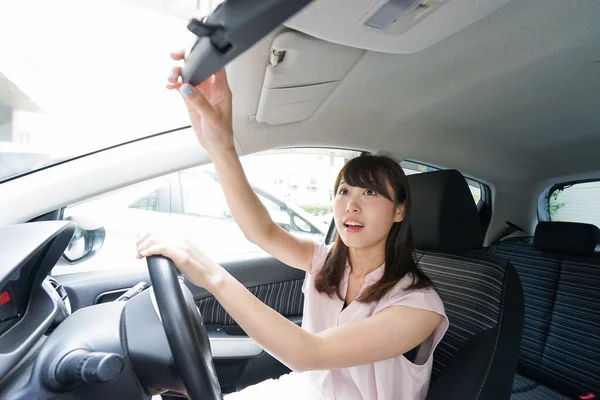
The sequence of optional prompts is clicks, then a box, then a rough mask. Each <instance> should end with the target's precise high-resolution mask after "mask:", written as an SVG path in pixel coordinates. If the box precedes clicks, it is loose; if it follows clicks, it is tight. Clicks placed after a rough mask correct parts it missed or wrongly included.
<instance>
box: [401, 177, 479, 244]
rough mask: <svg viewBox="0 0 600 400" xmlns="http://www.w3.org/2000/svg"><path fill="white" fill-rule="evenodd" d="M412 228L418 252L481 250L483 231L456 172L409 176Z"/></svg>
mask: <svg viewBox="0 0 600 400" xmlns="http://www.w3.org/2000/svg"><path fill="white" fill-rule="evenodd" d="M408 183H409V188H410V195H411V203H412V210H411V211H410V213H411V220H412V229H413V234H414V237H415V247H416V248H417V249H418V250H433V251H461V250H469V249H478V248H481V246H482V244H483V232H482V229H481V222H480V219H479V213H478V212H477V206H476V205H475V202H474V201H473V195H472V194H471V191H470V190H469V186H468V184H467V181H466V180H465V178H464V177H463V176H462V174H461V173H460V172H458V171H456V170H443V171H435V172H425V173H421V174H414V175H409V176H408Z"/></svg>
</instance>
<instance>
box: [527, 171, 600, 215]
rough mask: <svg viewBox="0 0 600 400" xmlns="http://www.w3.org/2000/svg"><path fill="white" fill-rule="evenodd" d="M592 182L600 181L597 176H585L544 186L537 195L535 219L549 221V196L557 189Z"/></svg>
mask: <svg viewBox="0 0 600 400" xmlns="http://www.w3.org/2000/svg"><path fill="white" fill-rule="evenodd" d="M592 182H600V177H597V178H586V179H576V180H570V181H564V182H559V183H553V184H552V185H550V186H548V187H546V189H544V190H543V191H542V193H540V195H539V197H538V206H537V219H538V222H550V221H552V220H551V219H550V196H552V194H553V193H554V192H555V191H557V190H562V189H566V188H569V187H572V186H575V185H579V184H582V183H592Z"/></svg>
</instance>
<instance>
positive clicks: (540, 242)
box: [533, 222, 600, 253]
mask: <svg viewBox="0 0 600 400" xmlns="http://www.w3.org/2000/svg"><path fill="white" fill-rule="evenodd" d="M598 243H600V229H598V227H597V226H596V225H592V224H583V223H578V222H539V223H538V224H537V227H536V228H535V234H534V235H533V246H534V247H535V248H536V249H538V250H543V251H554V252H558V253H593V252H594V249H595V248H596V246H597V245H598Z"/></svg>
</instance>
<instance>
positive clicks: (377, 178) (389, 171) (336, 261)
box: [315, 153, 433, 303]
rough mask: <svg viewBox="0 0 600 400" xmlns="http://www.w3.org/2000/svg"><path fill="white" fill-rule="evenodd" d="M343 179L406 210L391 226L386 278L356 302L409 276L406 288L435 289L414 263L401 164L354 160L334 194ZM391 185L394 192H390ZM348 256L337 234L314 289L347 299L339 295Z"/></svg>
mask: <svg viewBox="0 0 600 400" xmlns="http://www.w3.org/2000/svg"><path fill="white" fill-rule="evenodd" d="M342 179H343V180H344V181H346V183H347V184H348V185H350V186H356V187H361V188H365V189H371V190H374V191H376V192H377V193H379V194H380V195H382V196H385V197H387V198H388V199H390V200H391V201H393V202H394V205H395V206H398V205H402V206H403V207H404V218H403V220H402V221H401V222H395V223H394V224H393V225H392V228H391V229H390V233H389V234H388V237H387V240H386V244H385V272H384V274H383V276H382V277H381V279H380V280H379V281H378V282H376V283H374V284H373V285H371V286H369V287H368V288H367V289H366V290H365V291H364V292H363V293H362V294H361V295H360V296H359V297H358V298H357V299H356V300H357V301H358V302H361V303H370V302H373V301H378V300H380V299H381V298H382V297H383V296H384V295H385V294H386V293H387V292H388V291H389V290H390V289H392V288H393V287H394V286H395V285H396V284H397V283H398V282H399V281H400V280H401V279H402V278H404V276H406V275H407V274H408V275H409V276H410V277H411V278H412V284H411V285H410V286H409V287H408V288H407V289H423V288H426V287H429V286H433V283H432V281H431V280H430V279H429V277H428V276H427V275H425V273H424V272H423V271H422V270H421V269H420V268H419V267H418V266H417V263H416V262H415V258H414V240H413V234H412V229H411V226H410V215H411V214H410V209H411V204H410V190H409V187H408V180H407V179H406V175H405V174H404V171H403V170H402V168H401V167H400V163H399V162H398V161H396V160H395V159H394V158H393V157H392V156H390V155H387V154H382V153H379V154H376V155H373V154H364V155H361V156H359V157H356V158H353V159H352V160H350V161H349V162H348V163H347V164H346V165H345V166H344V167H343V168H342V170H341V171H340V173H339V174H338V176H337V179H336V181H335V187H334V193H336V194H337V191H338V187H339V185H340V181H341V180H342ZM388 183H389V185H390V186H391V187H392V189H393V193H390V192H389V190H388V186H387V184H388ZM349 255H350V251H349V249H348V246H346V245H345V244H344V242H343V241H342V239H341V237H340V235H339V233H337V232H336V234H335V239H334V244H333V247H332V249H331V251H330V253H329V255H328V256H327V259H326V260H325V265H324V267H323V268H322V269H321V270H320V271H319V272H318V273H317V275H316V280H315V288H316V289H317V291H318V292H319V293H326V294H328V295H329V296H330V297H333V295H334V294H337V295H338V297H339V298H340V299H341V300H344V298H343V296H342V294H341V293H340V282H341V280H342V277H343V276H344V270H345V268H346V261H347V260H348V256H349Z"/></svg>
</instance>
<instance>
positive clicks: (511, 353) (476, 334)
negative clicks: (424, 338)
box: [408, 170, 525, 400]
mask: <svg viewBox="0 0 600 400" xmlns="http://www.w3.org/2000/svg"><path fill="white" fill-rule="evenodd" d="M408 182H409V190H410V192H411V193H410V196H411V204H412V210H410V216H411V219H412V221H411V222H412V227H413V234H414V238H415V246H416V248H417V252H416V253H417V254H416V259H417V261H418V265H419V267H420V268H421V269H422V270H423V271H424V272H425V273H426V274H427V275H428V276H429V277H430V278H431V279H432V280H433V282H434V284H435V286H436V288H437V290H438V292H439V294H440V297H441V298H442V300H443V302H444V306H445V310H446V314H447V316H448V319H449V321H450V326H449V328H448V331H447V332H446V335H445V336H444V338H443V339H442V341H441V342H440V343H439V344H438V346H437V348H436V350H435V353H434V364H433V372H432V376H431V387H430V390H429V393H428V396H427V399H428V400H437V399H444V400H446V399H461V400H477V399H494V400H497V399H498V400H500V399H509V398H510V395H511V389H512V383H513V378H514V375H515V371H516V367H517V360H518V358H519V348H520V346H521V339H522V335H523V324H524V314H525V312H524V300H523V290H522V287H521V281H520V280H519V277H518V275H517V271H516V270H515V268H514V267H513V265H512V264H511V263H510V262H509V261H507V260H505V259H502V258H500V257H497V256H494V255H491V254H489V253H487V252H485V251H483V250H481V248H482V243H483V231H482V228H481V221H480V219H479V214H478V211H477V207H476V205H475V202H474V201H473V197H472V195H471V191H470V190H469V187H468V185H467V182H466V180H465V179H464V177H463V176H462V174H461V173H460V172H458V171H456V170H443V171H436V172H427V173H422V174H418V175H410V176H408Z"/></svg>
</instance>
